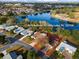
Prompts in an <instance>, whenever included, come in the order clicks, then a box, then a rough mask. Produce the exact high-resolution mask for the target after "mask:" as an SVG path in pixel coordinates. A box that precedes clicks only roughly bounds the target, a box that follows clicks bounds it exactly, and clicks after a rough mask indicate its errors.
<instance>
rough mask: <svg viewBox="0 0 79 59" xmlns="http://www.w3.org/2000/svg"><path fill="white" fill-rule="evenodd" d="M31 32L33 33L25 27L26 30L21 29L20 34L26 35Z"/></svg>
mask: <svg viewBox="0 0 79 59" xmlns="http://www.w3.org/2000/svg"><path fill="white" fill-rule="evenodd" d="M32 33H33V31H31V30H29V29H27V30H24V31H22V32H21V33H20V34H21V35H27V36H30V35H31V34H32Z"/></svg>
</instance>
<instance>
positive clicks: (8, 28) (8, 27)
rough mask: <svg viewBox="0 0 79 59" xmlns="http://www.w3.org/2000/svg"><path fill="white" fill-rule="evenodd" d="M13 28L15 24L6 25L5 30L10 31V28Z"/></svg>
mask: <svg viewBox="0 0 79 59" xmlns="http://www.w3.org/2000/svg"><path fill="white" fill-rule="evenodd" d="M14 28H16V26H7V27H5V30H7V31H11V30H13V29H14Z"/></svg>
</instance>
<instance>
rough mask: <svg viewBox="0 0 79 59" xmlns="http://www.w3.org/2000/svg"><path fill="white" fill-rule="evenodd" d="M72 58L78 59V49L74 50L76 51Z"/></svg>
mask: <svg viewBox="0 0 79 59" xmlns="http://www.w3.org/2000/svg"><path fill="white" fill-rule="evenodd" d="M73 58H74V59H79V49H77V50H76V52H75V53H74V55H73Z"/></svg>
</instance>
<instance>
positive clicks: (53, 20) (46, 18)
mask: <svg viewBox="0 0 79 59" xmlns="http://www.w3.org/2000/svg"><path fill="white" fill-rule="evenodd" d="M25 17H26V18H28V19H29V20H30V21H37V22H38V21H46V22H48V23H49V24H51V25H53V26H56V25H58V26H60V27H62V28H64V29H66V30H79V24H76V25H74V24H72V25H73V26H69V25H70V24H69V22H68V21H63V22H62V20H60V19H57V18H53V17H51V15H50V13H42V14H40V13H38V14H37V15H35V14H30V15H27V16H25ZM16 18H17V19H18V21H17V22H21V21H23V20H24V19H23V18H22V17H21V16H17V17H16ZM61 25H62V26H61Z"/></svg>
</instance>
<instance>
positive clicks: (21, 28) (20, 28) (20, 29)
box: [14, 27, 24, 34]
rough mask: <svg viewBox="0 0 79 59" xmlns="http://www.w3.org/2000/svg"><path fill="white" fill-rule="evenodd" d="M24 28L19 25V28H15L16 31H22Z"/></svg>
mask: <svg viewBox="0 0 79 59" xmlns="http://www.w3.org/2000/svg"><path fill="white" fill-rule="evenodd" d="M23 30H24V28H23V27H18V28H17V29H15V30H14V33H17V34H18V33H20V32H22V31H23Z"/></svg>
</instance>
